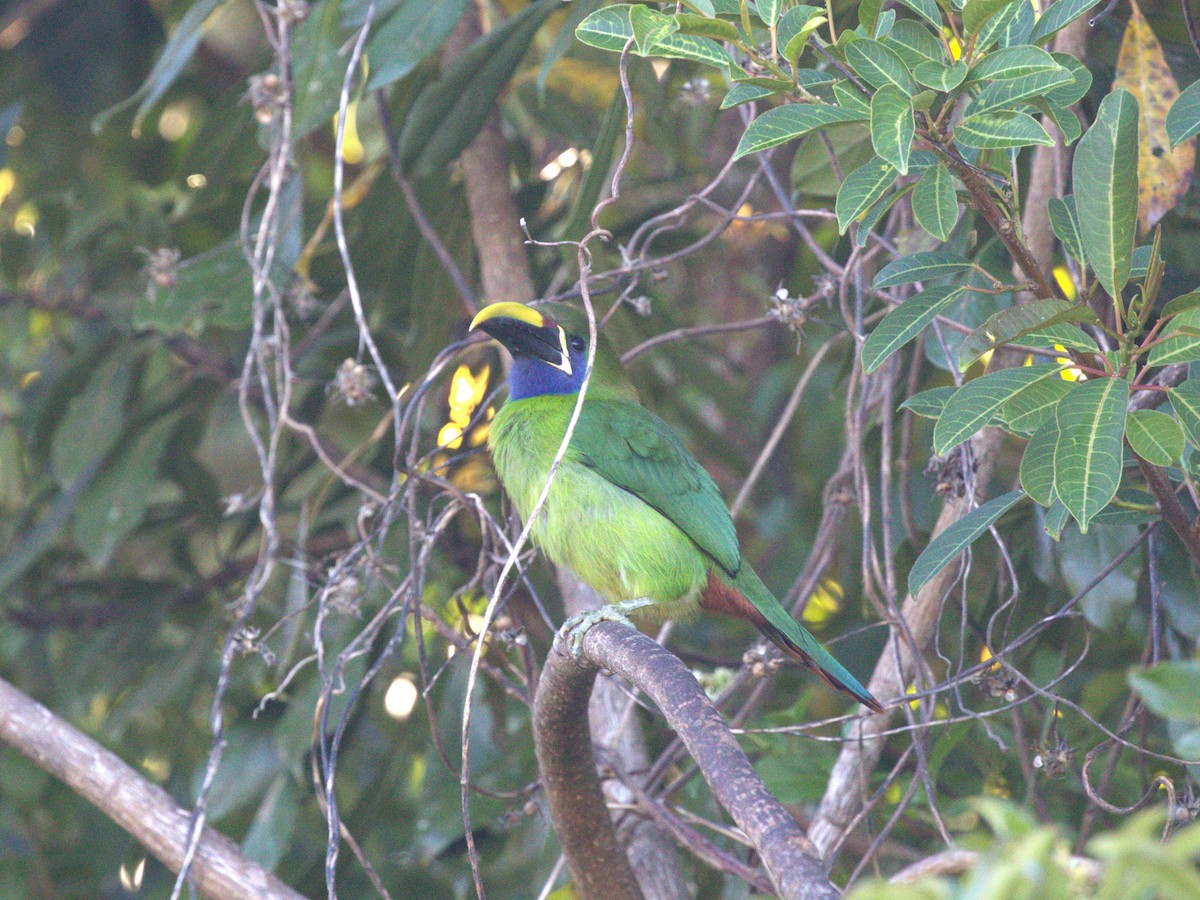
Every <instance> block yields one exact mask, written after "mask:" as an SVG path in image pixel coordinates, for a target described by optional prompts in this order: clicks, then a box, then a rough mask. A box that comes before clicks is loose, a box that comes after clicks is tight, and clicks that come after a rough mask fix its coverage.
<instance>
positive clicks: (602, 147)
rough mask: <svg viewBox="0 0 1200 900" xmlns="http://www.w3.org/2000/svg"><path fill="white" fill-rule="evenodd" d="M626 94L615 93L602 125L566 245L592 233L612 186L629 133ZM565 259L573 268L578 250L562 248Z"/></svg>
mask: <svg viewBox="0 0 1200 900" xmlns="http://www.w3.org/2000/svg"><path fill="white" fill-rule="evenodd" d="M626 112H627V110H626V108H625V92H624V91H623V90H621V88H620V86H619V85H618V87H617V89H616V90H615V91H613V98H612V100H611V101H610V102H609V104H608V110H607V111H606V112H605V113H604V119H603V120H602V121H601V122H600V133H599V134H597V135H596V141H595V143H594V144H592V160H593V165H591V166H589V167H588V170H587V172H586V173H585V174H584V176H583V181H582V183H581V184H580V185H579V191H578V193H577V194H576V195H575V199H574V201H573V202H572V203H571V212H570V215H568V216H567V220H566V221H565V222H564V223H563V226H562V231H561V232H559V236H560V238H561V239H562V240H565V241H578V240H582V239H583V236H584V235H585V234H587V233H588V231H589V230H591V221H592V210H593V209H595V208H596V203H597V201H598V200H599V199H600V194H601V192H602V191H603V190H604V188H605V186H606V185H607V183H608V171H609V163H610V161H611V160H612V158H613V153H614V152H615V151H616V147H617V139H618V138H619V137H621V136H622V135H623V134H624V133H625V121H626ZM560 250H561V252H562V254H563V259H564V262H566V264H568V265H570V257H572V256H574V248H572V247H569V246H564V247H562V248H560Z"/></svg>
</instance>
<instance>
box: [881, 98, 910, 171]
mask: <svg viewBox="0 0 1200 900" xmlns="http://www.w3.org/2000/svg"><path fill="white" fill-rule="evenodd" d="M915 133H916V123H915V122H914V120H913V107H912V100H911V99H909V96H908V94H906V93H905V92H904V91H902V90H901V89H900V88H898V87H896V86H895V85H893V84H885V85H884V86H883V87H881V88H880V89H879V90H877V91H876V92H875V96H874V97H872V98H871V145H872V146H873V147H874V148H875V152H876V153H877V154H878V155H879V157H880V159H882V160H884V161H885V162H888V163H891V164H892V166H894V167H895V169H896V171H898V172H899V173H900V174H901V175H907V174H908V154H909V151H910V150H912V142H913V135H914V134H915Z"/></svg>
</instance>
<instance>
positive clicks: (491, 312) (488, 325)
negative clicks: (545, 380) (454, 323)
mask: <svg viewBox="0 0 1200 900" xmlns="http://www.w3.org/2000/svg"><path fill="white" fill-rule="evenodd" d="M476 328H478V329H479V330H481V331H484V332H487V333H488V334H490V335H491V336H492V337H494V338H495V339H496V340H498V341H499V342H500V343H501V344H503V345H504V346H505V347H507V348H508V351H509V352H510V353H512V354H513V355H514V356H532V357H534V358H535V359H540V360H541V361H542V362H544V363H546V364H547V365H549V366H553V367H554V368H556V369H558V370H560V371H562V372H564V373H566V374H567V375H570V374H571V354H570V352H569V351H568V350H567V333H566V332H565V331H564V330H563V328H562V326H561V325H559V324H558V323H557V322H555V321H554V320H553V319H550V318H548V317H546V316H544V315H542V314H541V313H540V312H538V311H537V310H536V309H534V308H533V307H531V306H526V305H525V304H523V303H511V302H509V303H493V304H492V305H491V306H487V307H484V308H483V309H481V310H480V311H479V314H478V315H476V316H475V318H474V319H472V320H471V329H470V330H471V331H474V330H475V329H476Z"/></svg>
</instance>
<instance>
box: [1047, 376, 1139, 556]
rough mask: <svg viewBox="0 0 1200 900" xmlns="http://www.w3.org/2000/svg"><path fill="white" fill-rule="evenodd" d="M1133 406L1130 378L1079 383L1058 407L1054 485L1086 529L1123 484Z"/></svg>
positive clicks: (1101, 379)
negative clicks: (1128, 421)
mask: <svg viewBox="0 0 1200 900" xmlns="http://www.w3.org/2000/svg"><path fill="white" fill-rule="evenodd" d="M1128 405H1129V384H1128V383H1127V382H1126V381H1125V380H1124V379H1121V378H1096V379H1094V380H1091V381H1086V382H1084V383H1083V384H1079V385H1076V386H1075V389H1074V390H1072V391H1071V392H1070V393H1069V394H1067V396H1065V397H1064V398H1063V399H1062V400H1061V401H1060V402H1059V404H1058V406H1057V407H1056V408H1055V418H1056V419H1057V421H1058V444H1057V446H1056V447H1055V448H1054V489H1055V490H1056V491H1057V492H1058V497H1059V499H1060V500H1062V502H1063V503H1064V504H1065V505H1066V507H1067V509H1068V510H1070V512H1071V515H1072V516H1074V517H1075V521H1077V522H1078V523H1079V531H1080V532H1081V533H1082V534H1087V530H1088V524H1089V523H1090V522H1091V521H1092V519H1093V518H1094V517H1095V515H1096V513H1098V512H1100V510H1102V509H1104V507H1106V506H1107V505H1108V503H1109V501H1110V500H1112V498H1113V497H1115V496H1116V494H1117V487H1118V486H1119V485H1120V483H1121V459H1122V452H1123V451H1122V449H1121V448H1122V446H1123V445H1122V441H1123V439H1124V437H1125V413H1126V409H1127V407H1128Z"/></svg>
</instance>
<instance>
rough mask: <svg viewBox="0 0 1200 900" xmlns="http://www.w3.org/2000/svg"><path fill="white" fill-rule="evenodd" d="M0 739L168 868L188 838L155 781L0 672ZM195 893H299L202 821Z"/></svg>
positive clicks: (249, 898)
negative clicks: (142, 774) (16, 685)
mask: <svg viewBox="0 0 1200 900" xmlns="http://www.w3.org/2000/svg"><path fill="white" fill-rule="evenodd" d="M0 742H3V743H5V744H7V745H8V746H10V747H12V748H13V749H14V750H17V751H19V752H21V753H23V754H24V755H25V756H27V757H29V759H31V760H32V761H33V762H34V763H35V764H36V765H37V766H38V767H39V768H41V769H44V770H45V771H47V772H49V773H50V774H51V775H53V776H54V777H55V778H58V779H59V780H61V781H62V782H64V783H65V784H66V785H67V786H68V787H69V788H71V790H73V791H75V793H77V794H79V795H80V796H81V797H83V798H84V799H86V800H87V801H89V802H90V803H92V804H94V805H95V806H96V807H97V808H98V809H100V811H101V812H103V813H104V814H105V815H107V816H108V817H109V818H110V819H112V820H113V821H114V822H116V823H117V824H118V825H119V826H121V827H122V828H123V829H125V830H126V831H127V832H129V833H130V834H131V835H132V836H133V837H134V838H135V839H137V841H138V842H139V843H140V844H142V846H144V847H145V848H146V849H147V850H149V851H150V853H152V854H153V855H154V856H155V858H157V859H158V860H159V861H160V862H161V863H162V864H163V865H165V866H166V867H167V868H168V869H170V870H171V871H172V872H178V871H179V867H180V865H181V864H182V862H183V857H184V851H185V848H186V846H187V843H188V831H189V824H188V823H189V819H190V816H189V814H188V812H187V811H186V810H184V809H181V808H180V807H179V806H178V805H177V804H176V803H175V801H174V800H172V799H171V796H170V795H169V794H168V793H167V792H166V791H164V790H163V789H162V788H160V787H158V786H157V785H154V784H151V783H150V782H148V781H146V779H144V778H143V777H142V776H141V775H139V774H138V773H137V772H135V771H134V770H133V769H132V768H130V767H129V766H128V765H126V764H125V763H124V762H123V761H122V760H121V759H120V758H119V757H118V756H117V755H116V754H115V753H112V752H110V751H108V750H106V749H104V748H103V747H101V746H100V745H99V744H97V743H96V742H95V741H93V740H92V739H91V738H89V737H88V736H87V735H85V734H83V733H82V732H80V731H78V730H77V729H76V728H74V727H73V726H72V725H70V724H68V723H67V722H65V721H63V720H62V719H60V718H59V717H58V716H56V715H55V714H54V713H52V712H51V711H50V710H48V709H47V708H46V707H44V706H42V705H41V704H40V703H38V702H37V701H35V700H33V699H32V698H31V697H29V696H27V695H26V694H23V693H21V692H20V691H19V690H17V689H16V688H15V687H13V686H12V685H11V684H9V683H8V682H7V681H4V680H3V679H0ZM191 877H192V878H193V879H194V881H195V884H196V887H197V888H198V889H199V890H200V891H201V893H203V894H206V895H207V896H210V897H218V898H244V900H274V898H279V900H300V898H301V897H302V895H301V894H298V893H296V892H295V891H293V890H292V889H291V888H289V887H288V886H287V885H286V884H284V883H283V882H282V881H280V880H279V879H278V878H276V877H275V876H274V875H273V874H272V873H270V872H268V871H267V870H266V869H264V868H262V867H261V866H259V865H258V864H257V863H254V862H251V861H250V860H248V859H246V858H245V857H244V856H242V855H241V853H240V852H239V850H238V848H237V845H236V844H234V843H233V841H231V840H229V838H227V837H225V836H223V835H221V834H218V833H217V832H215V831H213V830H212V829H211V828H205V829H204V831H203V833H202V835H201V838H200V843H199V846H198V848H197V850H196V855H195V858H194V860H193V862H192V866H191Z"/></svg>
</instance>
